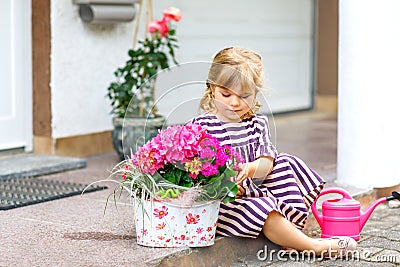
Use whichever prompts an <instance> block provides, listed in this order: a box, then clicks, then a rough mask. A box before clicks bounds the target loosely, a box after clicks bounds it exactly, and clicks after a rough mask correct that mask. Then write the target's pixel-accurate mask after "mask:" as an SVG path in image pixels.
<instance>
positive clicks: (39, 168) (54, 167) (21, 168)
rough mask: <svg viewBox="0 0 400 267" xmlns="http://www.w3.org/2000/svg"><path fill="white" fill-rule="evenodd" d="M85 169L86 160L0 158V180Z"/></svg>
mask: <svg viewBox="0 0 400 267" xmlns="http://www.w3.org/2000/svg"><path fill="white" fill-rule="evenodd" d="M84 167H86V159H83V158H70V157H60V156H49V155H38V154H21V155H13V156H8V157H1V158H0V180H2V179H10V178H20V177H31V176H39V175H45V174H50V173H56V172H62V171H68V170H73V169H79V168H84Z"/></svg>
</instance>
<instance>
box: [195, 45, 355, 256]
mask: <svg viewBox="0 0 400 267" xmlns="http://www.w3.org/2000/svg"><path fill="white" fill-rule="evenodd" d="M263 77H264V75H263V67H262V61H261V57H260V56H259V55H258V54H256V53H255V52H253V51H250V50H247V49H244V48H234V47H231V48H225V49H223V50H221V51H220V52H218V53H217V55H216V56H215V57H214V60H213V63H212V65H211V67H210V70H209V74H208V79H207V83H206V84H207V89H206V91H205V94H204V96H203V98H202V100H201V103H200V108H201V109H203V110H204V111H205V112H206V113H204V114H202V115H200V116H198V117H196V118H194V119H193V120H192V121H191V122H193V123H198V124H200V125H202V126H205V127H206V128H207V131H208V132H209V133H210V134H211V135H213V136H215V137H216V138H217V139H218V140H219V141H220V142H222V145H231V146H232V147H233V148H235V149H236V150H237V151H238V152H240V153H241V155H242V156H243V158H244V159H245V161H246V162H247V163H246V164H243V165H241V169H242V170H241V171H240V173H239V175H238V176H237V177H236V178H235V179H236V180H235V182H236V183H237V184H238V187H239V192H238V195H237V198H236V200H235V201H234V202H231V203H227V204H222V203H221V207H220V213H219V217H218V227H217V233H218V234H220V235H224V236H240V237H250V238H256V237H257V236H258V235H259V234H260V233H261V232H262V233H263V234H264V235H265V236H266V237H267V238H268V239H269V240H271V241H272V242H274V243H276V244H278V245H281V246H283V247H289V248H293V249H296V250H313V251H315V253H316V254H317V255H320V254H323V253H324V252H325V251H328V250H330V251H331V253H335V252H336V254H335V255H345V253H347V251H349V250H355V249H356V245H357V243H356V242H355V241H354V240H353V239H351V238H349V237H337V238H331V239H313V238H310V237H308V236H307V235H305V234H304V233H303V232H301V229H302V228H303V227H304V224H305V222H306V219H307V216H308V213H309V208H310V205H311V204H312V202H313V201H314V200H315V199H316V197H317V196H318V194H319V193H320V192H321V190H322V188H323V186H324V184H325V182H324V180H323V179H322V178H321V177H320V176H319V175H318V174H317V173H315V172H314V171H313V170H312V169H311V168H309V167H308V166H307V165H306V164H305V163H304V162H303V161H302V160H300V159H299V158H297V157H295V156H292V155H288V154H278V152H277V150H276V148H275V147H274V145H273V144H272V143H271V141H270V132H269V129H268V120H267V117H266V116H265V115H262V114H259V113H257V112H258V110H259V108H260V106H261V104H260V102H259V101H258V100H257V99H256V95H257V93H258V92H259V90H260V89H261V88H263ZM331 255H333V254H331Z"/></svg>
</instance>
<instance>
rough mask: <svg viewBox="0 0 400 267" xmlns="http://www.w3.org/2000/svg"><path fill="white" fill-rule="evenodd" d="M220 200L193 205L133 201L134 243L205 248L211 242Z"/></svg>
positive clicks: (153, 245) (211, 243) (212, 241)
mask: <svg viewBox="0 0 400 267" xmlns="http://www.w3.org/2000/svg"><path fill="white" fill-rule="evenodd" d="M219 205H220V201H219V200H218V201H209V202H205V203H201V204H197V205H193V206H183V207H182V206H177V205H173V204H171V203H167V202H159V201H155V200H153V201H141V203H138V202H136V203H135V224H136V235H137V243H138V244H139V245H142V246H149V247H185V246H188V247H205V246H211V245H213V244H214V240H215V231H216V228H217V219H218V212H219Z"/></svg>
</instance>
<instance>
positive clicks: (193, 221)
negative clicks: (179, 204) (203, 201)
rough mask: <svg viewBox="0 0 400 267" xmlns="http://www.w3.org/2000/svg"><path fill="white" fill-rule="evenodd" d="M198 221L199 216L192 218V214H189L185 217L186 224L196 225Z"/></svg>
mask: <svg viewBox="0 0 400 267" xmlns="http://www.w3.org/2000/svg"><path fill="white" fill-rule="evenodd" d="M199 220H200V215H196V214H195V215H194V216H193V214H191V213H189V214H188V215H187V216H186V223H187V224H196V223H198V222H199Z"/></svg>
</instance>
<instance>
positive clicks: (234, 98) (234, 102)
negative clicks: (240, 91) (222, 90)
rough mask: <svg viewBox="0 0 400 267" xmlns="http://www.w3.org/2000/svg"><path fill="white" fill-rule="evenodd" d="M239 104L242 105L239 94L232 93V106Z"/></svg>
mask: <svg viewBox="0 0 400 267" xmlns="http://www.w3.org/2000/svg"><path fill="white" fill-rule="evenodd" d="M238 105H240V97H239V96H237V95H232V99H231V106H238Z"/></svg>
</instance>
